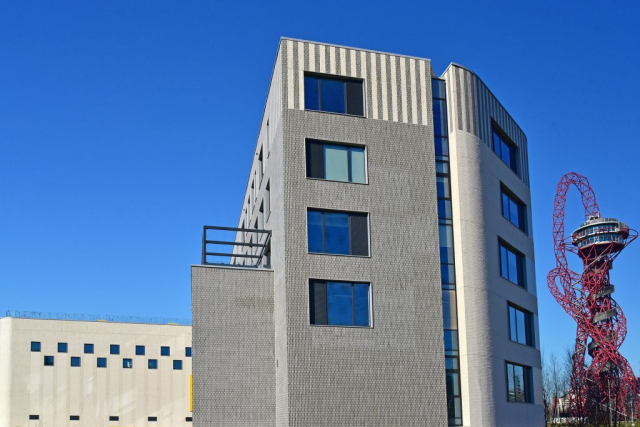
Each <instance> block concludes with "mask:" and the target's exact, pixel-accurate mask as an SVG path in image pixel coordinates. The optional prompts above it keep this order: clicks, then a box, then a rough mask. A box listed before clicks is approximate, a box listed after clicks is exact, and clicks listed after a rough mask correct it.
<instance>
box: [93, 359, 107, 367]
mask: <svg viewBox="0 0 640 427" xmlns="http://www.w3.org/2000/svg"><path fill="white" fill-rule="evenodd" d="M96 362H97V366H98V368H106V367H107V358H106V357H98V359H97V360H96Z"/></svg>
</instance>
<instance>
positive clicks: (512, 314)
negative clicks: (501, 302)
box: [509, 304, 534, 346]
mask: <svg viewBox="0 0 640 427" xmlns="http://www.w3.org/2000/svg"><path fill="white" fill-rule="evenodd" d="M533 337H534V333H533V313H531V312H530V311H527V310H524V309H522V308H519V307H516V306H514V305H511V304H509V339H510V340H511V341H514V342H517V343H520V344H524V345H529V346H533V345H534V338H533Z"/></svg>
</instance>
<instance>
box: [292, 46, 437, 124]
mask: <svg viewBox="0 0 640 427" xmlns="http://www.w3.org/2000/svg"><path fill="white" fill-rule="evenodd" d="M283 47H284V49H282V54H283V58H284V62H285V72H286V74H287V75H286V78H285V79H284V85H285V88H284V93H285V102H284V104H285V106H286V108H288V109H291V110H304V73H305V72H313V73H323V74H332V75H338V76H345V77H352V78H361V79H364V84H365V88H364V93H365V96H364V98H365V99H364V115H365V117H367V118H369V119H374V120H389V121H393V122H399V123H411V124H417V125H424V126H427V125H430V124H431V118H430V113H429V112H428V105H429V99H428V97H429V94H430V90H429V88H428V87H427V85H429V84H430V82H431V76H430V74H429V71H430V69H431V65H430V62H429V60H426V59H420V58H411V57H406V56H400V55H390V54H384V53H379V52H371V51H366V50H359V49H351V48H346V47H340V46H329V45H321V44H317V43H311V42H306V41H299V40H284V42H283ZM354 93H355V91H354V92H349V93H348V96H349V94H351V95H354ZM348 102H349V103H351V102H356V103H357V102H358V100H356V99H352V97H350V98H349V100H348Z"/></svg>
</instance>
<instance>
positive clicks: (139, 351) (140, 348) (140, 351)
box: [136, 345, 145, 356]
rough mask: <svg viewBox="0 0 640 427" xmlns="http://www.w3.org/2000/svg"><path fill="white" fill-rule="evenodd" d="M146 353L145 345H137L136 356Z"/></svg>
mask: <svg viewBox="0 0 640 427" xmlns="http://www.w3.org/2000/svg"><path fill="white" fill-rule="evenodd" d="M144 354H145V348H144V346H143V345H137V346H136V356H144Z"/></svg>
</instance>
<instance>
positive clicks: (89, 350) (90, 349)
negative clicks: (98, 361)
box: [84, 344, 93, 354]
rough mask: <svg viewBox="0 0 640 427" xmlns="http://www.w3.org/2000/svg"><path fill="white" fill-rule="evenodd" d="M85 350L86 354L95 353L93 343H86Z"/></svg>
mask: <svg viewBox="0 0 640 427" xmlns="http://www.w3.org/2000/svg"><path fill="white" fill-rule="evenodd" d="M84 352H85V354H93V344H85V345H84Z"/></svg>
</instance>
